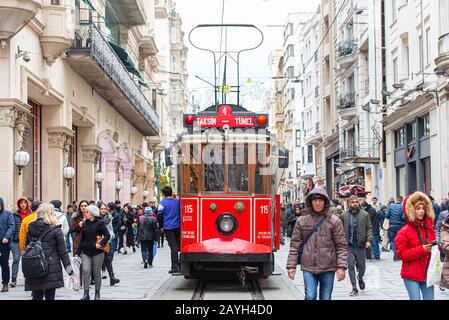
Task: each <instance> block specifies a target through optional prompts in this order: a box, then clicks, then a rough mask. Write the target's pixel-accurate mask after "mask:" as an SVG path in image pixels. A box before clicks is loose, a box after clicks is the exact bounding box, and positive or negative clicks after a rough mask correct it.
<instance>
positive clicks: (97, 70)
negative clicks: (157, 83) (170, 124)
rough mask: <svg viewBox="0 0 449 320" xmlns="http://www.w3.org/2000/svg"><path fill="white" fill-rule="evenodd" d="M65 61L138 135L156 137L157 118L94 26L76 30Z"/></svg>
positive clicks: (88, 25) (119, 60) (85, 26)
mask: <svg viewBox="0 0 449 320" xmlns="http://www.w3.org/2000/svg"><path fill="white" fill-rule="evenodd" d="M67 60H68V63H69V65H70V66H71V67H72V69H73V70H74V71H75V72H77V73H78V74H79V75H80V76H81V77H82V78H83V79H84V80H86V82H87V83H89V85H91V86H92V87H93V88H94V89H95V90H96V91H97V92H98V93H99V94H100V95H101V96H102V97H103V98H104V99H105V100H106V101H108V102H109V103H110V104H111V105H112V106H113V107H114V108H115V109H116V110H117V112H119V113H120V114H121V115H122V116H123V117H124V118H125V119H126V120H127V121H128V122H130V123H131V124H132V125H133V126H134V127H135V128H136V129H137V130H138V131H139V132H140V133H142V134H143V135H145V136H154V135H158V134H159V117H158V116H157V114H156V112H155V110H154V109H153V107H152V106H151V104H150V102H149V101H148V100H147V98H146V97H145V95H144V94H143V93H142V91H141V90H140V88H139V87H138V85H137V84H136V82H135V81H134V80H133V78H132V77H131V75H130V74H129V72H128V70H127V69H126V67H125V65H124V63H123V62H122V60H121V59H120V58H119V57H118V55H117V54H116V52H115V51H114V50H113V49H112V47H111V46H110V44H109V43H108V42H107V41H106V40H105V39H104V38H103V36H102V34H101V32H100V30H99V29H98V28H97V26H95V25H94V24H83V25H80V26H79V28H78V29H77V30H76V31H75V42H74V45H73V47H72V48H70V49H69V50H68V56H67Z"/></svg>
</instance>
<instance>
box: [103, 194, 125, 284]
mask: <svg viewBox="0 0 449 320" xmlns="http://www.w3.org/2000/svg"><path fill="white" fill-rule="evenodd" d="M98 208H99V209H100V217H101V218H102V219H103V221H104V223H105V224H106V228H108V231H109V234H110V235H111V238H110V239H109V241H108V243H110V242H111V241H112V240H113V239H114V238H115V235H114V230H113V227H112V215H111V213H110V212H109V207H108V206H107V205H106V204H105V203H104V202H100V203H99V204H98ZM106 269H107V270H108V273H109V280H110V285H111V286H113V285H115V284H116V283H119V282H120V280H119V279H116V278H115V276H114V269H113V267H112V259H111V251H109V252H105V253H104V263H103V267H102V270H103V279H106V275H105V274H104V273H105V270H106Z"/></svg>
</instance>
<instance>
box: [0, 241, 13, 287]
mask: <svg viewBox="0 0 449 320" xmlns="http://www.w3.org/2000/svg"><path fill="white" fill-rule="evenodd" d="M10 252H11V248H10V245H9V243H8V244H3V243H1V242H0V268H1V269H2V284H8V283H9V276H10V269H9V253H10Z"/></svg>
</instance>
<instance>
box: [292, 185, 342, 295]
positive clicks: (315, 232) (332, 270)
mask: <svg viewBox="0 0 449 320" xmlns="http://www.w3.org/2000/svg"><path fill="white" fill-rule="evenodd" d="M304 212H305V215H302V216H301V217H299V218H298V220H297V222H296V224H295V227H294V230H293V235H292V240H291V242H290V252H289V255H288V260H287V269H288V276H289V278H290V279H292V280H294V278H295V275H296V266H297V264H300V265H301V270H302V271H303V276H304V289H305V299H306V300H316V299H317V296H318V285H319V287H320V300H330V299H331V297H332V290H333V286H334V278H335V274H337V280H338V281H341V280H344V278H345V270H346V269H347V267H348V243H347V241H346V237H345V232H344V230H343V224H342V222H341V220H340V219H339V218H338V217H337V216H336V215H332V213H331V212H330V200H329V197H328V195H327V193H326V191H325V190H323V189H314V190H312V191H311V192H310V193H309V195H308V196H307V199H306V209H305V211H304Z"/></svg>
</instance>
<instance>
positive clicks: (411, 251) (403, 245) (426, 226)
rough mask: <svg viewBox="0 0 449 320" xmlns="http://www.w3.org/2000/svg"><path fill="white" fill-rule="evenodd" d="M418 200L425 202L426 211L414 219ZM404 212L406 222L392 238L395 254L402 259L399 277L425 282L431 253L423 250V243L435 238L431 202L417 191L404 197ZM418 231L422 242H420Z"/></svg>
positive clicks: (433, 214)
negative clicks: (420, 218) (420, 219)
mask: <svg viewBox="0 0 449 320" xmlns="http://www.w3.org/2000/svg"><path fill="white" fill-rule="evenodd" d="M418 202H424V204H425V211H426V213H425V215H424V219H423V220H422V221H417V220H416V219H415V206H416V204H417V203H418ZM404 212H405V219H406V221H407V224H406V225H405V226H404V227H403V228H402V229H401V230H399V232H398V233H397V235H396V238H395V239H394V246H395V248H396V256H397V257H398V259H399V260H402V269H401V277H402V278H404V279H408V280H412V281H417V282H425V281H426V277H427V269H428V267H429V263H430V255H431V253H430V252H425V251H424V248H423V244H429V243H431V242H432V241H433V240H435V239H436V236H435V231H434V228H433V226H434V223H433V220H434V219H435V213H434V211H433V207H432V202H431V201H430V199H429V198H428V197H427V196H426V195H425V194H424V193H422V192H419V191H417V192H415V193H413V194H412V195H410V196H408V197H407V198H406V199H405V201H404ZM418 232H420V234H421V235H422V238H423V242H424V243H422V242H421V239H420V237H419V235H418Z"/></svg>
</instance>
